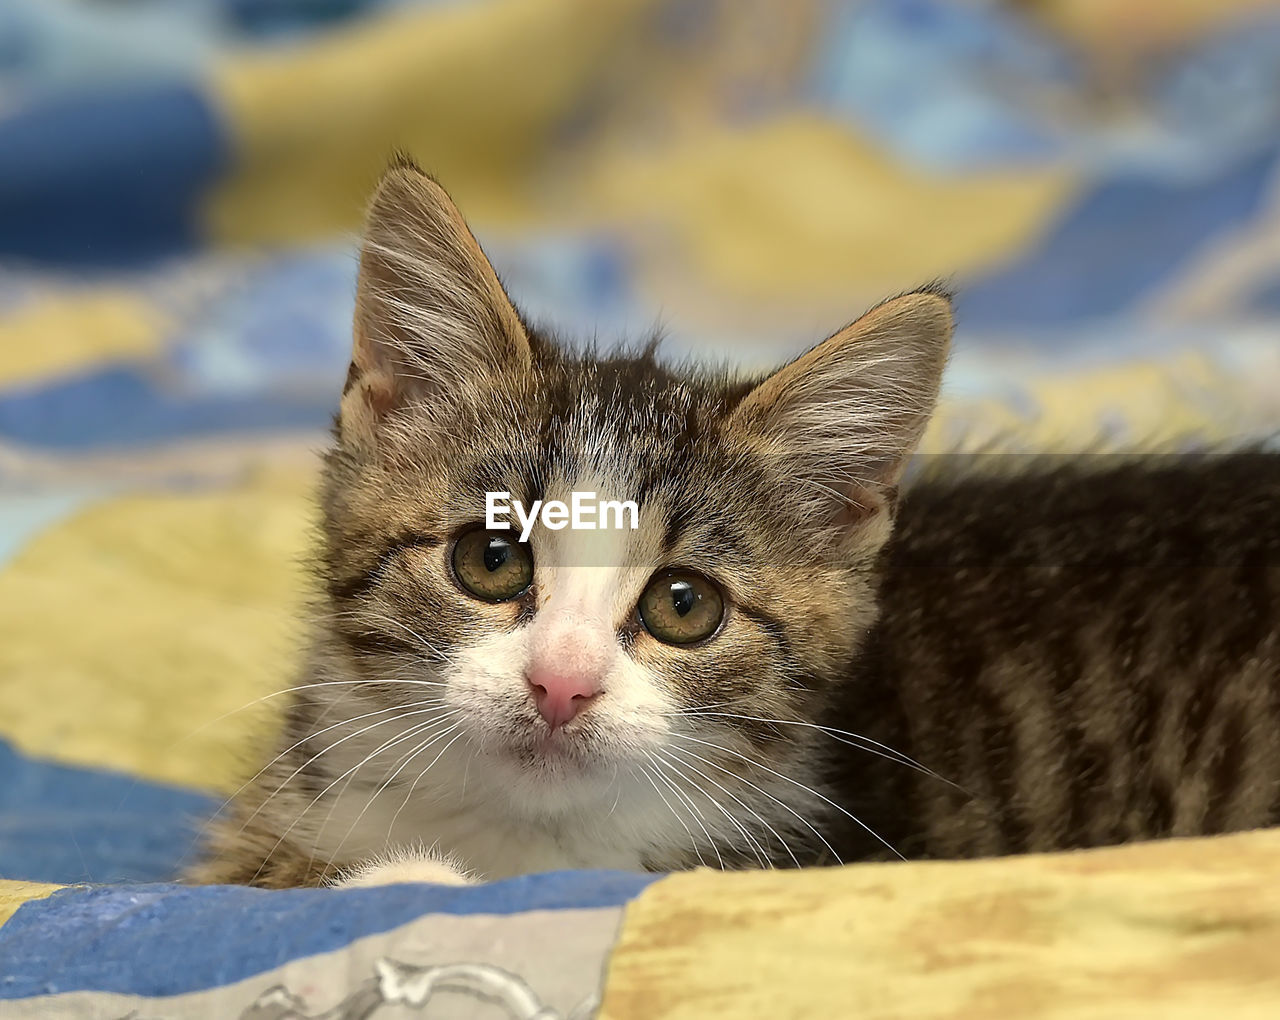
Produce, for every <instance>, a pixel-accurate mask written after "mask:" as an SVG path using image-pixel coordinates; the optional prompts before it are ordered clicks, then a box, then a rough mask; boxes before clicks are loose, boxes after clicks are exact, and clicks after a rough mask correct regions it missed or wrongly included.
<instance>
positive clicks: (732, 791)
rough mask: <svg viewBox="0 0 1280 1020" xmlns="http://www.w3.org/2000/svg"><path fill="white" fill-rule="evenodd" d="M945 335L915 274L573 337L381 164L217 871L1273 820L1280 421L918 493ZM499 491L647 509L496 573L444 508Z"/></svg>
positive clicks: (225, 875) (402, 173) (1011, 842)
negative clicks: (738, 346) (276, 669)
mask: <svg viewBox="0 0 1280 1020" xmlns="http://www.w3.org/2000/svg"><path fill="white" fill-rule="evenodd" d="M949 334H950V318H949V311H948V308H947V305H946V301H945V299H944V298H943V297H941V296H939V295H938V294H937V293H936V292H933V291H923V292H920V293H917V294H912V295H907V296H904V297H903V298H900V299H897V300H895V301H892V302H888V303H886V304H885V305H883V306H880V307H879V308H877V309H875V310H873V311H872V312H871V313H869V314H868V315H867V316H865V317H864V318H863V319H860V320H858V322H856V323H854V324H852V325H851V326H849V327H847V328H846V329H845V330H842V331H841V332H840V333H838V334H836V335H835V336H834V337H832V338H830V339H829V340H827V341H826V342H825V343H824V344H822V345H820V346H819V347H817V348H815V349H814V351H812V352H810V353H809V354H807V355H805V356H804V357H802V358H800V359H798V360H797V361H795V362H793V363H792V364H791V365H789V366H787V367H785V368H784V369H782V370H780V371H779V372H778V373H776V374H774V375H772V376H770V377H768V378H766V379H764V380H757V381H746V382H735V381H732V380H728V379H725V378H723V377H721V376H717V375H710V374H700V373H696V372H695V373H690V374H685V375H679V374H673V373H671V372H669V371H667V370H666V369H663V368H661V367H660V366H659V365H657V364H656V363H655V362H654V360H653V359H652V358H651V357H649V356H643V357H637V358H618V359H613V360H609V361H599V360H596V359H594V358H592V357H591V356H587V355H573V354H567V353H565V352H563V351H561V350H559V349H558V348H557V347H556V346H555V345H553V344H551V343H549V342H548V341H547V340H546V339H545V338H543V337H540V336H539V335H538V334H537V333H536V332H535V331H533V330H532V329H530V328H529V327H528V326H527V325H526V324H525V323H523V322H522V321H521V320H520V319H519V317H518V315H517V313H516V312H515V310H514V308H512V306H511V305H510V304H509V302H508V301H507V300H506V297H505V295H504V294H503V293H502V291H501V288H500V286H499V285H498V282H497V278H496V276H494V275H493V273H492V270H491V269H490V268H489V267H488V263H487V262H485V261H484V259H483V255H482V254H481V253H480V252H479V248H478V246H476V245H475V242H474V239H472V238H471V237H470V234H469V233H468V232H467V231H466V228H465V226H463V225H462V222H461V219H460V218H459V217H458V216H457V213H456V210H454V209H453V207H452V205H451V204H449V202H448V199H447V197H445V196H444V195H443V192H441V191H440V190H439V189H438V187H437V186H435V185H434V184H433V183H432V182H430V181H429V180H428V179H427V178H425V177H422V176H421V175H420V174H418V173H417V172H416V171H415V170H414V169H413V168H411V167H408V166H398V167H396V168H394V169H393V170H392V171H391V173H390V174H389V175H388V178H387V180H386V181H384V184H383V186H382V188H381V189H380V191H379V195H378V197H377V198H376V199H375V202H374V207H373V212H372V213H371V219H370V236H369V241H368V243H367V245H366V250H365V254H364V258H363V261H362V270H361V291H360V297H359V301H358V311H357V324H356V345H355V354H354V358H353V364H352V372H351V375H350V377H349V379H348V385H347V389H346V392H345V394H344V398H343V403H342V411H341V416H340V419H339V423H338V428H337V440H336V445H335V449H334V451H333V452H332V453H331V454H330V456H329V458H328V460H327V466H326V474H325V485H324V494H323V504H324V509H325V514H324V528H325V549H324V561H323V575H324V580H325V591H324V593H323V595H322V598H321V605H320V606H319V607H318V612H317V616H316V625H315V630H314V634H315V636H314V640H313V643H312V649H311V654H310V657H309V660H308V667H307V670H306V672H305V674H304V677H303V679H302V680H301V681H300V685H299V689H298V691H297V694H296V695H295V700H294V701H293V703H292V705H291V707H290V709H289V711H288V713H287V716H286V723H285V726H284V727H283V731H282V739H281V742H280V744H279V747H278V751H279V753H278V754H277V756H276V758H275V759H274V760H273V761H272V762H270V763H268V765H267V766H266V767H265V768H264V769H263V771H262V773H261V774H260V775H259V776H257V777H255V778H254V779H253V780H252V781H251V782H250V783H249V784H248V785H247V786H246V788H245V790H244V791H243V792H242V793H241V794H240V795H239V796H238V797H237V798H236V799H235V801H234V802H233V804H232V806H231V808H230V810H229V811H228V813H227V817H226V818H225V819H223V820H222V821H220V822H219V823H218V824H217V825H216V827H215V831H214V835H213V837H212V839H211V842H210V845H209V848H208V849H209V852H208V854H207V855H206V858H205V861H204V862H203V863H202V864H201V865H200V867H199V868H198V869H197V870H196V872H195V875H196V877H198V878H201V879H204V880H210V881H233V882H251V883H259V884H264V885H275V886H284V885H297V884H314V883H317V882H320V881H323V880H325V879H326V878H333V877H334V876H335V875H337V874H338V873H340V872H343V871H346V872H352V871H356V872H360V871H361V870H362V869H364V870H365V871H367V870H368V867H369V865H370V864H371V862H373V863H377V862H379V861H382V862H384V867H383V868H382V870H381V871H380V872H377V874H376V875H375V876H374V880H378V876H381V879H382V880H389V879H390V878H398V877H405V876H408V877H414V876H418V877H440V876H441V874H448V871H447V870H446V871H445V872H442V871H441V867H442V865H440V864H439V863H438V862H439V861H440V859H441V858H448V859H449V860H450V861H451V862H452V865H453V866H454V867H456V868H460V869H463V870H465V871H467V872H469V873H470V874H471V875H473V876H476V877H483V878H495V877H502V876H505V875H511V874H519V873H524V872H530V871H540V870H548V869H554V868H565V867H611V868H629V869H642V868H644V869H654V870H667V869H676V868H683V867H689V866H693V865H696V864H698V863H700V862H702V863H707V864H710V865H712V866H717V865H719V866H725V867H749V866H762V865H766V864H777V865H795V864H810V863H821V862H827V863H831V862H835V861H838V860H843V861H848V860H856V859H866V858H874V857H886V856H892V855H893V854H895V853H900V854H903V855H905V856H908V857H915V856H963V855H972V854H979V853H998V852H1010V851H1018V850H1027V849H1051V848H1057V847H1068V846H1082V845H1092V844H1097V843H1104V842H1114V841H1119V840H1124V839H1133V838H1140V837H1144V836H1158V835H1166V834H1190V833H1194V832H1211V831H1219V830H1222V829H1226V828H1241V827H1249V826H1255V825H1263V824H1267V823H1270V822H1273V821H1276V820H1278V819H1277V815H1276V803H1277V786H1278V785H1280V726H1278V725H1277V720H1278V715H1280V708H1278V704H1277V703H1278V702H1280V650H1278V648H1277V641H1278V640H1280V638H1278V637H1277V633H1278V632H1280V609H1278V607H1280V597H1277V596H1278V594H1280V576H1278V569H1280V568H1278V564H1280V534H1278V528H1280V525H1278V524H1277V522H1278V521H1280V468H1278V460H1277V458H1275V457H1265V456H1261V455H1258V456H1254V457H1248V458H1244V459H1241V458H1221V459H1205V460H1197V461H1185V462H1181V463H1179V464H1172V463H1162V462H1159V461H1155V462H1146V463H1134V464H1130V465H1127V466H1121V467H1117V468H1115V469H1114V470H1105V469H1099V468H1097V467H1095V466H1094V465H1093V464H1090V463H1086V462H1081V463H1079V464H1076V465H1069V466H1066V467H1062V468H1059V469H1055V470H1051V471H1047V472H1046V471H1045V470H1043V468H1042V467H1036V466H1033V467H1031V468H1030V469H1029V470H1027V471H1024V472H1021V473H1018V474H1016V475H1013V476H1010V477H1008V478H1004V479H1003V480H1001V479H1000V478H995V477H986V476H984V475H983V474H981V473H973V472H963V471H962V472H960V473H959V476H958V477H957V478H956V479H954V480H952V481H946V480H944V479H940V478H939V479H934V480H928V481H923V482H919V483H917V484H916V485H914V486H913V487H911V488H909V489H908V491H907V492H906V494H905V497H904V498H903V499H902V500H901V501H900V504H899V502H898V500H897V497H896V492H897V483H898V479H899V476H900V474H901V472H902V470H903V467H904V465H905V464H906V461H907V458H908V456H909V454H910V452H911V450H912V448H913V447H914V445H915V442H916V440H917V439H918V437H919V434H920V432H921V431H922V430H923V428H924V425H925V423H926V421H927V419H928V415H929V412H930V410H931V408H932V403H933V399H934V396H935V394H936V390H937V385H938V378H939V376H940V374H941V368H942V364H943V361H944V360H945V351H946V345H947V340H948V338H949ZM491 490H506V491H511V492H512V493H513V494H515V495H516V497H517V498H519V499H521V500H522V501H523V502H525V503H526V505H527V504H528V503H530V502H531V501H532V499H533V498H544V497H545V498H565V497H566V496H567V494H568V493H569V492H570V491H572V490H578V491H582V490H591V491H598V492H600V493H601V494H602V495H604V496H607V497H612V498H630V499H635V500H637V501H638V502H639V503H640V507H641V509H640V528H639V530H638V531H636V532H620V531H613V532H575V531H558V532H555V531H549V530H546V529H543V528H539V529H538V530H536V531H535V533H534V535H533V537H532V538H531V540H530V543H529V550H530V552H529V557H530V559H529V562H530V563H532V564H533V565H532V566H531V567H530V568H529V569H530V570H531V571H532V574H531V580H530V581H529V582H528V584H527V586H526V587H525V588H523V589H521V590H519V591H517V592H515V594H514V595H513V597H511V598H507V599H486V598H479V597H477V595H476V591H475V589H474V588H472V589H471V590H470V591H468V589H467V587H466V586H465V585H464V584H463V582H462V580H461V579H460V578H461V576H462V575H459V573H458V561H457V559H456V557H457V556H458V549H459V548H460V546H459V545H458V544H457V543H459V542H461V536H466V535H468V534H472V533H473V532H474V530H475V528H476V525H475V521H476V520H477V518H481V517H483V503H484V499H483V494H484V492H486V491H491ZM895 505H896V506H897V512H896V518H897V520H896V533H894V534H895V536H896V537H894V538H893V539H890V534H891V532H893V528H894V517H895V512H894V507H895ZM886 542H887V543H888V544H886ZM451 557H452V560H451ZM451 562H452V566H450V563H451ZM485 562H486V564H488V562H489V561H488V560H486V561H485ZM676 568H679V570H683V571H685V573H686V574H688V573H689V572H690V571H692V572H693V573H694V574H696V575H697V576H698V577H701V578H703V579H704V580H705V581H706V583H707V584H709V585H711V586H712V589H713V590H718V591H719V592H720V593H721V594H722V595H723V599H724V605H725V609H724V611H723V614H722V615H721V617H719V618H718V623H717V624H716V626H715V628H714V630H708V631H706V633H705V635H704V636H702V637H699V638H698V640H696V641H690V642H688V643H681V642H679V641H673V640H672V639H670V638H668V637H662V636H661V635H662V634H663V633H664V632H663V631H661V630H660V629H655V626H654V625H652V624H651V621H649V620H648V619H647V618H645V617H644V616H643V613H642V611H641V609H640V608H639V607H640V604H641V602H643V599H644V598H647V597H648V596H649V594H650V593H651V592H652V591H658V592H659V594H660V595H663V594H664V593H665V592H666V589H665V588H662V587H661V583H665V582H663V581H662V579H663V578H665V577H666V576H667V575H668V574H670V573H671V571H673V570H676ZM484 569H486V570H495V569H497V568H496V567H493V566H486V567H485V568H484ZM495 576H497V575H495ZM486 583H487V582H486ZM655 585H658V587H657V588H655V587H654V586H655ZM664 597H665V596H664ZM655 605H661V599H659V602H658V603H655ZM667 608H668V609H669V608H670V607H667ZM680 611H681V613H683V612H684V611H685V610H684V609H681V610H680ZM565 677H570V678H571V679H572V680H573V682H574V683H584V682H586V681H588V680H589V681H590V684H591V686H589V687H586V688H581V689H582V690H583V691H584V692H585V693H586V694H587V695H589V697H587V699H586V701H585V702H582V705H581V706H580V705H579V704H578V701H577V697H578V696H575V702H574V705H573V709H572V711H571V712H570V713H569V716H570V718H569V721H568V722H567V723H563V722H562V721H561V720H559V719H558V718H557V717H556V716H555V715H548V713H547V712H546V711H545V710H544V703H543V700H542V699H543V698H544V696H545V697H549V696H550V693H551V689H552V687H553V686H554V685H555V684H559V683H561V681H562V680H563V679H564V678H565ZM573 689H574V690H578V689H579V688H578V687H575V688H573ZM583 706H585V707H583ZM544 720H545V721H544ZM824 727H834V728H836V729H838V730H840V731H845V732H841V733H837V732H833V731H831V730H828V729H824ZM849 734H858V736H850V735H849ZM868 738H869V739H868ZM869 741H876V742H878V743H870V742H869ZM881 745H883V746H881ZM888 748H891V749H892V751H890V750H887V749H888ZM878 751H881V752H883V753H882V754H881V753H877V752H878ZM903 754H905V755H909V756H910V757H911V758H912V759H914V760H915V761H916V762H918V763H920V764H921V765H922V766H926V767H927V769H929V770H932V773H936V774H937V775H934V774H932V773H930V772H926V771H924V770H922V769H921V768H919V767H915V766H913V765H912V764H910V763H904V762H903V761H901V760H898V761H890V760H889V758H890V757H894V756H901V755H903ZM939 776H940V777H942V778H939ZM388 858H395V862H394V863H391V864H386V863H385V862H386V861H387V859H388ZM366 877H367V876H366Z"/></svg>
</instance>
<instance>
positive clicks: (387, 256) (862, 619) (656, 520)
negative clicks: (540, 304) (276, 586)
mask: <svg viewBox="0 0 1280 1020" xmlns="http://www.w3.org/2000/svg"><path fill="white" fill-rule="evenodd" d="M948 333H949V316H948V314H947V309H946V303H945V301H944V299H942V298H940V297H938V296H936V295H933V294H930V293H926V294H918V295H908V296H907V297H906V298H902V299H898V300H897V301H896V302H891V303H889V304H886V305H883V306H881V307H880V308H879V309H877V310H876V311H874V312H872V313H870V314H869V315H868V316H866V317H864V319H862V320H859V322H857V323H855V324H853V325H852V326H850V327H848V328H846V329H845V330H843V331H842V332H841V333H839V334H837V335H836V336H835V337H833V338H831V339H830V340H828V341H827V342H826V343H825V344H823V345H820V346H819V347H818V348H816V349H815V350H814V351H813V352H810V354H808V355H806V356H805V357H804V358H801V359H798V360H797V361H796V362H793V363H792V364H791V365H790V366H788V367H787V368H786V369H783V370H782V371H780V372H779V373H776V374H775V375H773V376H771V377H770V378H769V379H767V380H764V381H761V382H759V383H756V384H753V383H735V382H732V381H730V380H728V379H726V378H723V377H721V376H717V375H709V374H693V375H679V376H678V375H675V374H673V373H671V372H669V371H667V370H666V369H664V368H662V367H660V366H659V365H658V364H657V363H656V362H655V361H654V360H653V359H652V358H650V357H648V356H641V357H634V358H625V357H624V358H617V359H610V360H598V359H595V358H593V357H587V356H578V355H573V354H567V353H564V352H562V351H560V350H558V349H557V348H556V347H555V346H554V345H552V344H550V343H549V342H547V341H546V340H544V339H543V338H541V337H540V336H538V335H536V334H534V333H533V332H532V331H530V330H529V329H528V328H527V327H526V326H525V325H524V324H523V323H522V322H521V321H520V319H519V317H518V316H517V315H516V313H515V312H514V310H513V308H512V307H511V305H510V303H509V302H508V300H507V298H506V296H505V295H504V294H503V292H502V290H501V287H500V286H499V284H498V282H497V279H496V277H495V276H494V275H493V272H492V270H491V269H490V267H489V265H488V263H487V262H486V261H485V260H484V257H483V255H482V254H481V253H480V250H479V248H478V246H476V245H475V242H474V239H473V238H472V237H471V235H470V234H469V233H468V232H467V231H466V228H465V226H463V225H462V221H461V219H460V218H459V217H458V216H457V213H456V211H455V210H454V209H453V207H452V205H451V204H449V202H448V199H447V198H446V197H445V196H444V194H443V192H441V191H440V189H439V188H438V186H437V185H435V184H434V182H432V181H430V180H429V179H428V178H425V177H423V176H421V175H420V174H418V173H416V172H415V171H413V170H412V169H409V168H400V169H396V170H393V171H392V172H391V173H389V175H388V177H387V178H386V179H385V180H384V182H383V185H382V187H381V189H380V190H379V194H378V196H377V197H376V198H375V201H374V206H373V210H372V213H371V219H370V226H369V240H368V243H367V245H366V249H365V253H364V257H363V259H362V266H361V285H360V299H359V311H358V315H357V328H356V348H355V354H354V359H353V365H352V372H351V375H350V377H349V380H348V385H347V389H346V392H345V395H344V399H343V405H342V412H341V418H340V424H339V429H338V432H339V442H338V446H337V448H336V450H335V452H334V453H333V454H332V455H331V456H330V458H329V463H328V469H327V475H326V491H325V509H326V535H327V572H328V579H329V596H330V598H331V599H332V601H333V607H332V608H333V611H334V612H333V615H332V619H333V620H334V623H333V627H334V636H335V638H336V639H337V642H338V644H339V645H340V646H341V647H342V648H343V649H344V652H345V654H346V655H347V656H348V657H349V660H350V662H351V663H352V666H353V668H354V669H355V670H356V671H358V673H359V674H360V676H361V677H362V678H364V679H367V680H368V681H370V683H371V684H378V682H379V681H381V684H380V685H379V687H378V690H379V691H380V692H381V696H382V697H384V698H386V699H388V700H390V701H391V702H392V703H397V702H401V703H404V704H405V705H406V706H408V705H410V703H412V704H413V705H418V704H420V703H426V702H433V703H438V704H441V705H443V707H444V708H445V709H446V710H447V711H448V712H449V713H450V715H449V716H448V718H449V719H451V720H452V721H453V722H454V723H456V724H457V725H458V729H457V731H456V732H457V734H458V735H459V736H460V737H465V738H466V739H465V744H466V745H467V747H468V749H469V751H470V752H471V753H472V755H473V756H474V757H475V758H476V761H477V764H474V765H470V766H469V768H471V769H473V770H475V771H476V772H483V779H482V780H480V781H481V782H485V783H487V784H488V785H489V786H490V787H491V788H492V787H500V788H505V789H506V790H508V791H509V792H510V794H511V800H512V803H513V806H514V807H515V808H516V809H517V810H527V811H529V812H530V813H532V814H535V815H554V814H556V813H561V812H567V811H571V810H575V809H580V808H581V807H582V806H583V805H586V804H591V803H596V802H601V803H603V804H604V806H605V807H606V808H608V802H609V801H610V800H614V799H615V798H616V797H617V796H619V795H620V793H621V791H623V790H624V789H627V788H629V787H628V784H632V786H633V787H638V788H642V789H643V788H647V787H652V788H653V789H654V790H656V791H657V792H658V793H659V795H661V788H660V787H659V786H657V785H656V784H655V783H654V781H653V780H654V778H658V777H660V775H661V773H662V772H663V767H662V763H663V762H667V763H670V762H673V761H674V762H676V763H683V765H684V766H685V768H686V769H687V768H689V767H693V768H694V769H695V771H696V770H699V769H700V770H701V774H703V776H704V781H703V783H704V785H706V783H707V782H711V781H714V780H719V781H720V782H726V781H727V778H728V773H727V772H725V773H724V774H717V773H715V772H713V768H715V767H716V766H717V765H719V766H721V767H724V768H728V769H731V770H733V771H736V772H749V769H748V768H744V765H743V764H742V762H743V761H744V760H745V758H750V759H752V760H769V759H770V758H771V757H772V756H775V755H776V754H778V753H779V752H778V751H777V750H776V746H777V745H778V737H779V730H778V729H777V728H776V727H773V726H770V725H768V724H767V723H764V722H759V721H753V720H771V719H779V720H796V719H804V718H805V717H806V715H807V714H808V713H809V712H810V711H811V710H812V708H813V707H814V705H815V704H816V702H817V700H818V699H820V698H821V697H822V694H823V691H824V688H825V686H826V685H827V684H828V683H830V682H832V680H831V678H832V677H834V676H838V675H839V674H840V672H841V667H842V666H843V665H844V664H845V663H847V662H848V660H849V659H850V658H851V656H852V655H853V654H854V653H855V651H856V647H857V643H858V641H859V640H860V638H861V636H862V635H863V634H864V633H865V631H866V629H867V627H868V626H869V625H870V623H871V622H872V620H873V619H874V614H875V605H874V561H875V558H876V554H877V553H878V551H879V549H880V547H881V546H882V544H883V542H884V540H885V539H886V538H887V536H888V533H889V524H888V519H889V513H888V507H889V505H890V503H891V494H892V489H893V485H894V483H895V481H896V479H897V476H898V473H899V471H900V470H901V466H902V463H903V461H904V459H905V458H906V456H907V455H908V454H909V452H910V449H911V448H912V446H913V444H914V442H915V441H916V439H917V438H918V436H919V433H920V431H921V430H922V428H923V425H924V423H925V421H926V419H927V415H928V412H929V409H930V407H931V405H932V401H933V398H934V394H935V392H936V387H937V379H938V375H939V372H940V370H941V365H942V361H943V358H944V356H945V348H946V341H947V336H948ZM491 491H503V492H509V493H510V494H511V496H512V497H513V498H514V499H517V500H519V501H521V503H522V504H523V505H524V506H526V507H528V506H530V505H531V504H532V503H533V502H534V501H535V500H538V499H541V500H562V501H564V502H565V503H569V502H570V500H571V498H572V496H571V494H572V493H573V492H574V491H578V492H594V493H595V494H596V495H597V497H598V498H600V499H616V500H632V501H634V502H635V503H636V504H637V506H638V514H637V524H638V526H637V527H636V528H635V529H634V530H633V529H632V528H630V527H629V526H628V527H610V528H606V529H597V530H575V529H573V528H568V527H566V528H563V529H561V530H552V529H550V528H547V527H545V526H544V525H542V524H541V523H539V524H535V526H534V527H533V530H532V532H531V534H530V536H529V540H528V542H527V543H524V544H521V543H519V542H518V537H519V527H518V524H517V525H516V530H515V531H509V532H505V533H503V532H489V533H487V534H486V533H485V531H484V516H485V494H486V492H491ZM628 523H629V522H628ZM415 684H416V686H415ZM713 713H715V714H713ZM730 716H737V717H739V718H736V719H735V718H730ZM743 717H745V718H743ZM788 736H789V735H788ZM700 741H705V743H700ZM784 743H785V741H784ZM792 746H798V744H793V745H792ZM726 751H732V752H734V753H736V754H739V755H743V756H745V758H744V759H739V760H733V759H732V758H727V757H726V756H725V755H726ZM695 756H696V757H695ZM394 757H399V756H394ZM394 757H393V759H392V760H394ZM698 761H702V764H701V765H698ZM726 762H727V763H728V764H727V765H726V764H725V763H726ZM415 771H416V770H415ZM620 776H622V777H624V780H625V781H623V780H620V778H619V777H620ZM673 793H674V791H673ZM670 795H672V794H668V796H670Z"/></svg>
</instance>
